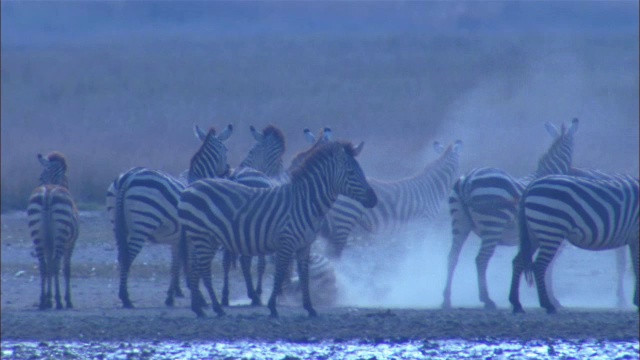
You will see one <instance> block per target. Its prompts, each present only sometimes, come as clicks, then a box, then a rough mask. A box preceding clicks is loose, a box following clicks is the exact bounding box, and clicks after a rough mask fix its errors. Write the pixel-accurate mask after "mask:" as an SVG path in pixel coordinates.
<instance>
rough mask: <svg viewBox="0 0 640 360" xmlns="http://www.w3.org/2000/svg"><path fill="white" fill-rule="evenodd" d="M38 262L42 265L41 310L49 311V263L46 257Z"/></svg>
mask: <svg viewBox="0 0 640 360" xmlns="http://www.w3.org/2000/svg"><path fill="white" fill-rule="evenodd" d="M38 262H39V264H40V306H39V308H40V310H45V309H47V284H48V281H47V263H46V262H45V260H44V257H42V258H39V259H38Z"/></svg>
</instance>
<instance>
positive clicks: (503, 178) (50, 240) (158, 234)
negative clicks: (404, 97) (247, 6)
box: [27, 119, 639, 317]
mask: <svg viewBox="0 0 640 360" xmlns="http://www.w3.org/2000/svg"><path fill="white" fill-rule="evenodd" d="M578 124H579V122H578V120H577V119H574V120H573V122H572V123H571V125H570V126H569V127H565V126H564V125H563V126H562V128H561V129H557V128H556V127H555V126H553V125H551V124H549V123H547V124H545V127H546V129H547V131H548V132H549V133H550V134H551V136H552V137H553V143H552V144H551V146H550V147H549V149H548V150H547V152H546V153H545V154H544V155H543V156H542V157H541V158H540V160H539V162H538V167H537V169H536V171H535V172H533V173H532V174H530V175H528V176H526V177H524V178H520V179H516V178H514V177H512V176H511V175H509V174H508V173H507V172H506V171H504V170H502V169H497V168H477V169H473V170H471V171H469V172H467V173H466V174H464V175H462V176H459V174H458V171H459V170H458V168H459V156H460V151H461V147H462V142H461V141H459V140H458V141H455V142H454V143H452V144H450V145H449V146H448V147H446V148H445V147H443V146H442V145H441V144H440V143H438V142H436V143H435V144H434V148H435V150H436V152H437V153H438V154H439V157H438V159H436V160H435V161H433V162H431V163H430V164H428V165H427V166H426V167H425V168H424V170H423V171H422V172H420V173H419V174H417V175H415V176H413V177H410V178H406V179H401V180H397V181H392V182H385V181H379V180H376V179H371V178H368V177H366V176H365V174H364V172H363V170H362V169H361V167H360V165H359V163H358V161H357V160H356V158H357V156H358V155H359V154H360V152H361V151H362V148H363V145H364V144H363V143H360V144H359V145H357V146H354V145H353V144H351V143H349V142H343V141H337V140H334V139H333V138H332V137H333V136H332V132H331V129H330V128H325V129H323V130H322V132H321V134H320V135H319V136H318V137H317V138H316V137H315V136H314V135H313V133H312V132H311V131H309V130H307V129H305V131H304V134H305V136H306V137H307V139H308V140H309V142H310V143H311V146H310V148H309V149H307V150H305V151H302V152H300V153H299V154H298V155H297V156H296V157H295V158H294V159H293V160H292V162H291V165H290V166H289V168H287V169H285V168H284V165H283V160H282V158H283V155H284V153H285V150H286V146H285V139H284V135H283V134H282V132H281V131H280V129H278V128H277V127H275V126H272V125H269V126H267V127H266V128H264V129H263V130H262V131H258V130H256V129H255V128H254V127H250V132H251V134H252V136H253V138H254V139H255V141H256V143H255V144H254V145H253V147H252V148H251V150H250V151H249V154H248V155H247V156H246V158H245V159H244V160H243V161H242V162H241V163H240V165H239V166H238V167H237V168H235V169H232V168H231V167H230V166H229V164H228V162H227V148H226V145H225V142H226V141H227V140H228V139H229V137H230V136H231V134H232V132H233V126H232V125H228V126H227V127H226V128H224V130H222V131H221V132H219V133H218V132H217V131H216V130H215V129H214V128H211V129H210V130H209V131H208V132H205V131H203V130H202V129H200V128H199V127H198V126H195V128H194V130H195V134H196V137H197V138H198V139H199V140H200V142H201V145H200V147H199V149H198V151H197V152H196V153H195V154H194V155H193V157H192V159H191V162H190V164H189V169H187V170H185V171H184V172H182V173H181V174H180V175H179V176H173V175H171V174H169V173H166V172H163V171H159V170H154V169H148V168H144V167H135V168H132V169H130V170H128V171H126V172H124V173H122V174H120V175H119V176H118V177H117V178H116V179H115V180H114V181H113V182H112V183H111V184H110V186H109V188H108V190H107V196H106V203H107V211H108V213H109V217H110V221H111V224H112V226H113V232H114V236H115V239H116V244H117V250H118V264H119V271H120V285H119V292H118V296H119V298H120V300H121V302H122V305H123V307H125V308H132V307H133V302H132V301H131V299H130V297H129V291H128V286H127V280H128V275H129V271H130V270H131V266H132V264H133V262H134V260H135V258H136V256H137V255H138V254H139V253H140V251H141V249H142V247H143V245H144V243H146V242H152V243H160V244H167V245H170V247H171V267H170V268H171V277H170V283H169V288H168V290H167V297H166V299H165V304H166V305H167V306H173V304H174V297H176V296H183V292H182V289H181V287H180V273H181V271H184V272H185V275H186V278H187V287H188V289H189V290H190V292H191V309H192V310H193V311H194V312H195V313H196V315H198V316H204V315H205V312H204V310H203V309H204V307H205V306H206V304H207V300H206V299H205V297H204V295H203V294H202V292H201V291H200V282H202V283H203V284H204V287H205V289H206V291H207V294H208V296H209V300H210V302H211V306H212V309H213V311H214V312H215V313H216V314H218V315H222V314H224V310H223V306H228V305H229V286H230V283H229V271H230V267H231V265H232V264H233V263H235V261H236V259H237V258H239V260H240V264H241V269H242V273H243V276H244V279H245V284H246V288H247V295H248V297H249V298H250V299H251V304H252V305H255V306H257V305H261V304H262V301H261V294H262V284H263V275H264V272H265V268H266V263H267V260H266V258H265V256H271V259H273V260H272V261H273V262H274V267H275V273H274V274H275V275H274V281H273V290H272V292H271V295H270V298H269V301H268V308H269V310H270V314H271V316H273V317H277V316H278V311H277V309H276V305H277V299H278V296H279V295H281V294H283V291H284V292H285V293H286V292H287V291H293V292H297V293H299V294H301V296H302V304H303V307H304V309H305V310H307V312H308V314H309V316H315V315H316V311H315V309H314V308H313V305H312V300H311V299H312V297H311V292H310V277H311V279H322V284H324V285H322V286H323V288H324V289H323V290H320V291H321V292H325V293H326V294H334V293H335V274H334V273H333V271H334V269H333V266H332V265H331V263H332V262H334V261H336V260H338V259H339V258H340V257H341V255H342V253H343V250H344V248H345V246H346V245H347V243H348V241H349V239H351V238H352V236H353V234H354V233H356V232H359V233H364V234H370V235H371V234H380V233H394V232H397V231H400V230H401V229H402V228H403V227H404V226H406V224H408V223H410V222H413V221H416V220H417V221H423V222H424V221H429V220H431V219H432V218H433V217H434V216H435V215H436V214H437V212H438V211H439V209H440V206H441V203H442V202H444V200H445V199H446V198H447V196H448V197H449V208H450V216H451V226H452V244H451V249H450V252H449V257H448V266H447V280H446V286H445V290H444V294H443V296H444V301H443V303H442V307H443V308H450V307H451V284H452V281H453V273H454V271H455V268H456V265H457V262H458V257H459V255H460V252H461V248H462V246H463V244H464V242H465V240H466V239H467V237H468V236H469V234H470V233H471V232H473V233H475V234H476V235H478V236H479V237H480V239H481V247H480V251H479V253H478V256H477V257H476V268H477V277H478V287H479V295H480V301H481V302H483V303H484V306H485V308H487V309H494V308H495V307H496V305H495V303H494V302H493V300H492V299H491V297H490V296H489V293H488V289H487V280H486V270H487V267H488V263H489V260H490V259H491V257H492V255H493V253H494V251H495V248H496V247H497V246H498V245H502V246H515V245H518V244H519V245H520V246H519V252H518V253H517V255H516V257H515V258H514V260H513V272H512V274H513V276H512V282H511V291H510V294H509V301H510V302H511V304H512V306H513V311H514V312H523V309H522V306H521V304H520V301H519V294H518V291H519V284H520V278H521V275H522V273H523V272H524V273H525V277H526V279H527V281H528V282H529V283H530V284H532V283H533V278H535V282H536V285H537V290H538V295H539V298H540V305H541V306H542V307H543V308H545V309H546V310H547V312H549V313H553V312H555V311H556V308H557V307H558V306H560V305H559V303H558V301H557V299H556V298H555V296H554V295H553V291H552V282H551V278H552V277H551V269H550V268H551V265H552V264H553V263H552V260H553V259H554V257H556V255H557V252H558V251H559V250H560V249H561V247H562V244H563V240H564V239H567V240H568V241H569V242H570V243H571V244H573V245H575V246H577V247H580V248H583V249H588V250H604V249H614V248H617V249H619V250H618V257H617V260H618V273H619V274H618V297H619V301H620V297H621V294H622V278H623V277H622V276H623V273H624V268H625V256H626V254H624V252H625V251H626V247H625V246H627V245H628V247H629V249H630V250H631V251H630V253H631V258H632V263H633V269H634V272H635V276H636V288H635V294H634V304H635V305H636V306H638V284H637V280H638V250H639V249H638V243H639V233H638V228H639V224H638V217H639V213H638V207H639V206H638V201H639V199H638V192H639V191H638V178H635V177H631V176H629V175H622V174H609V173H604V172H601V171H597V170H586V169H579V168H574V167H573V164H572V156H573V142H574V134H575V133H576V131H577V129H578ZM38 158H39V160H40V162H41V164H42V165H43V167H44V170H43V172H42V175H41V176H40V186H38V187H37V188H36V189H35V190H34V191H33V193H32V195H31V197H30V199H29V205H28V209H27V212H28V222H29V230H30V234H31V237H32V239H33V243H34V247H35V254H36V256H37V258H38V260H39V265H40V273H41V296H40V308H41V309H47V308H51V307H52V296H53V295H52V281H54V282H55V284H54V285H55V300H56V307H57V308H62V301H61V295H60V290H59V281H58V273H59V268H60V262H61V261H64V263H63V264H64V277H65V285H66V292H65V301H66V305H67V307H68V308H70V307H72V302H71V293H70V285H69V280H70V259H71V254H72V252H73V248H74V244H75V241H76V238H77V237H78V212H77V210H76V207H75V204H74V201H73V199H72V197H71V195H70V193H69V190H68V185H67V178H66V169H67V163H66V159H65V157H64V156H63V155H62V154H61V153H59V152H53V153H51V154H49V155H48V156H46V157H44V156H41V155H40V154H38ZM318 235H319V236H320V237H321V238H324V239H325V240H326V245H327V247H326V251H325V254H324V255H322V254H319V253H315V252H313V251H312V245H313V243H314V241H315V239H316V237H318ZM218 249H221V250H222V252H223V261H222V264H223V273H224V281H223V291H222V297H221V301H218V298H217V296H216V293H215V291H214V289H213V283H212V269H211V263H212V260H213V258H214V256H215V254H216V252H217V251H218ZM536 252H537V255H536V257H535V260H532V257H533V256H534V254H535V253H536ZM254 256H258V271H257V275H258V276H257V282H256V286H255V287H254V281H253V278H252V271H251V265H252V258H253V257H254ZM293 259H295V260H296V261H295V264H296V265H297V266H296V269H297V280H292V279H293V275H292V266H293V263H294V262H293ZM310 264H311V265H310ZM314 291H316V290H315V288H314Z"/></svg>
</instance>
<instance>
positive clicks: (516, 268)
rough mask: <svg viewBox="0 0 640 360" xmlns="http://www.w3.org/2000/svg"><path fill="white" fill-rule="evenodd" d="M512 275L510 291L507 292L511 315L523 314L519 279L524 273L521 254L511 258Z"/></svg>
mask: <svg viewBox="0 0 640 360" xmlns="http://www.w3.org/2000/svg"><path fill="white" fill-rule="evenodd" d="M512 265H513V273H512V274H511V289H510V291H509V302H510V303H511V305H512V306H513V313H514V314H517V313H524V309H523V308H522V304H520V278H522V272H523V271H524V264H523V260H522V253H521V252H518V254H516V256H515V257H514V258H513V262H512Z"/></svg>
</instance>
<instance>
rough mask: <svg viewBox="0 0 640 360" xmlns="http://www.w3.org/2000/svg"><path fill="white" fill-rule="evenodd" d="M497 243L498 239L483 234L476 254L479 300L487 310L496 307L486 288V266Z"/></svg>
mask: <svg viewBox="0 0 640 360" xmlns="http://www.w3.org/2000/svg"><path fill="white" fill-rule="evenodd" d="M500 236H502V235H500ZM497 245H498V241H497V240H496V239H493V238H487V237H486V236H483V237H482V244H481V245H480V251H479V252H478V256H476V269H477V271H478V291H479V295H480V301H482V302H483V303H484V308H485V309H487V310H495V308H496V304H495V303H494V302H493V300H491V298H490V297H489V290H487V266H488V265H489V260H491V257H492V256H493V253H494V252H495V250H496V246H497Z"/></svg>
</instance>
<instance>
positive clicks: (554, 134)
mask: <svg viewBox="0 0 640 360" xmlns="http://www.w3.org/2000/svg"><path fill="white" fill-rule="evenodd" d="M544 128H545V129H547V132H548V133H549V135H551V137H552V138H554V139H556V138H557V137H558V136H560V132H559V131H558V128H557V127H556V126H555V125H553V124H552V123H550V122H546V123H544Z"/></svg>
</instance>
